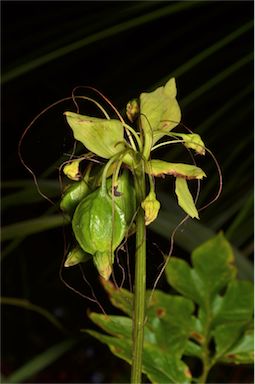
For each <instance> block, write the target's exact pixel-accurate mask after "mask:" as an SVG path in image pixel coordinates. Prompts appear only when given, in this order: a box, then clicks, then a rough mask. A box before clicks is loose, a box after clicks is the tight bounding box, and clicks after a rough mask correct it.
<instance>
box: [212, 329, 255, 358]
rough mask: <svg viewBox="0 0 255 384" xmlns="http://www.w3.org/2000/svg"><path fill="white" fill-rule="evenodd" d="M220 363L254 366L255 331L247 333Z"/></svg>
mask: <svg viewBox="0 0 255 384" xmlns="http://www.w3.org/2000/svg"><path fill="white" fill-rule="evenodd" d="M219 361H220V362H223V363H230V364H233V363H235V364H253V362H254V331H253V330H248V331H246V332H245V334H244V335H243V336H242V338H240V339H239V340H238V342H237V343H236V344H235V345H234V346H233V347H232V348H231V349H229V350H228V351H227V353H226V354H225V355H224V356H222V357H221V359H220V360H219Z"/></svg>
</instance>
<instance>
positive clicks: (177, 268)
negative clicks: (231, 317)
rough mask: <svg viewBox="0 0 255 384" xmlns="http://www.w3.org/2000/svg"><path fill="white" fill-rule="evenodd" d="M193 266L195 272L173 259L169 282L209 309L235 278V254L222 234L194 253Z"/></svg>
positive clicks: (168, 268) (183, 263) (170, 265)
mask: <svg viewBox="0 0 255 384" xmlns="http://www.w3.org/2000/svg"><path fill="white" fill-rule="evenodd" d="M192 262H193V265H194V268H191V267H189V266H188V264H187V263H186V262H184V261H183V260H179V259H176V258H172V259H171V260H170V262H169V264H168V266H167V269H166V275H167V279H168V282H169V284H171V285H172V286H173V287H174V288H175V289H176V290H177V291H178V292H180V293H182V294H183V295H185V296H187V297H189V298H192V299H193V300H194V301H195V302H196V303H198V304H200V305H202V306H203V307H208V305H212V302H213V299H214V298H215V297H216V295H217V293H218V292H219V291H220V290H221V289H222V288H224V287H225V286H226V285H227V283H228V282H229V281H230V280H232V279H233V278H234V276H235V274H236V268H235V267H234V266H233V262H234V256H233V251H232V249H231V247H230V245H229V243H228V242H227V240H225V238H224V236H223V234H222V233H220V234H218V235H217V236H215V237H213V238H212V239H210V240H208V241H207V242H205V243H204V244H202V245H201V246H199V247H197V248H196V249H195V250H194V251H193V252H192Z"/></svg>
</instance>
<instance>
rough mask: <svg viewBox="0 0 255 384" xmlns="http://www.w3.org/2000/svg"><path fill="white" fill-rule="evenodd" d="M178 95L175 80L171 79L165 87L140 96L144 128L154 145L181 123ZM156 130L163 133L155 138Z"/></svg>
mask: <svg viewBox="0 0 255 384" xmlns="http://www.w3.org/2000/svg"><path fill="white" fill-rule="evenodd" d="M176 93H177V91H176V84H175V79H174V78H171V79H170V80H169V81H168V82H167V83H166V85H165V86H162V87H159V88H157V89H156V90H154V91H153V92H150V93H142V94H141V95H140V114H141V123H142V128H143V130H144V132H146V134H147V133H148V135H151V137H152V144H155V142H156V141H158V140H159V139H160V138H161V137H163V136H164V135H165V133H167V132H169V131H170V130H172V129H173V128H174V127H176V126H177V125H178V124H179V122H180V119H181V111H180V107H179V105H178V102H177V100H176ZM156 130H160V131H161V132H162V133H161V135H157V137H153V131H156Z"/></svg>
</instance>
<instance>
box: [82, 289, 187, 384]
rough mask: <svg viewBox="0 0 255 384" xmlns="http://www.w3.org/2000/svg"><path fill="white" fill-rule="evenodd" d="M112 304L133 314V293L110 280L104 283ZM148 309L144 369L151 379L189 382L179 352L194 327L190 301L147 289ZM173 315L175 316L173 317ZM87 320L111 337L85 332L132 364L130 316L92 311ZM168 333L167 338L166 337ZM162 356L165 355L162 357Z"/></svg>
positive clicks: (156, 381) (145, 328) (154, 380)
mask: <svg viewBox="0 0 255 384" xmlns="http://www.w3.org/2000/svg"><path fill="white" fill-rule="evenodd" d="M103 284H104V286H105V287H106V289H107V291H108V293H110V295H111V296H113V297H114V298H112V297H110V298H111V301H112V303H113V304H114V303H115V304H116V306H118V307H119V308H122V309H124V310H125V311H126V312H128V313H129V315H130V317H132V306H131V305H130V303H132V294H131V293H130V292H128V291H126V290H124V289H114V287H113V285H112V283H110V282H103ZM149 298H150V301H149V302H148V305H149V306H148V309H147V313H146V322H145V325H144V354H143V372H144V373H146V374H147V376H148V377H149V379H150V380H152V382H155V383H158V382H162V383H164V382H173V383H179V382H182V383H189V382H190V378H191V374H190V372H189V369H188V367H187V366H186V365H185V364H184V363H183V362H182V361H181V357H182V354H183V352H184V350H185V347H186V345H187V343H188V338H189V335H190V333H191V330H192V327H193V326H194V324H193V322H194V320H195V319H194V318H193V317H192V316H191V314H192V312H193V311H194V305H193V303H192V302H191V301H190V300H188V299H186V298H184V297H180V296H172V295H168V294H166V293H163V292H160V291H155V292H154V293H153V296H152V297H151V291H147V301H148V300H149ZM173 314H174V316H173ZM90 319H91V320H92V321H93V322H94V323H96V324H97V325H98V326H100V327H101V328H102V329H103V330H104V331H106V332H108V333H110V334H111V335H112V336H114V337H109V336H105V335H101V334H99V333H98V332H94V331H87V332H88V333H90V334H91V335H93V336H95V337H97V338H98V339H99V340H100V341H103V342H104V343H106V344H107V345H108V346H109V347H110V349H111V351H112V352H113V353H114V354H115V355H117V356H119V357H121V358H122V359H124V360H125V361H127V362H128V363H130V364H131V356H132V342H131V340H132V319H131V318H128V317H122V316H106V315H102V314H96V313H91V314H90ZM166 335H167V337H166ZM162 356H164V358H162Z"/></svg>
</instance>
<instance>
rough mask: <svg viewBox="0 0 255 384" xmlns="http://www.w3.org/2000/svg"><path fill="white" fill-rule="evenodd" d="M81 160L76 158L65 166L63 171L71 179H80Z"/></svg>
mask: <svg viewBox="0 0 255 384" xmlns="http://www.w3.org/2000/svg"><path fill="white" fill-rule="evenodd" d="M80 161H81V160H74V161H72V162H71V163H68V164H66V165H65V166H64V168H63V172H64V174H65V175H66V176H67V177H68V178H69V179H70V180H74V181H77V180H80V178H81V174H80V171H79V165H80Z"/></svg>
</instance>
